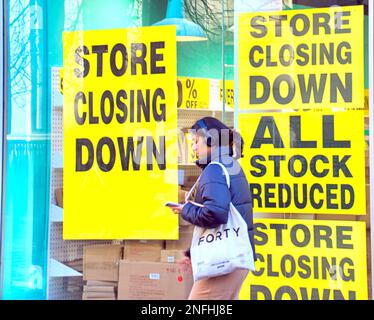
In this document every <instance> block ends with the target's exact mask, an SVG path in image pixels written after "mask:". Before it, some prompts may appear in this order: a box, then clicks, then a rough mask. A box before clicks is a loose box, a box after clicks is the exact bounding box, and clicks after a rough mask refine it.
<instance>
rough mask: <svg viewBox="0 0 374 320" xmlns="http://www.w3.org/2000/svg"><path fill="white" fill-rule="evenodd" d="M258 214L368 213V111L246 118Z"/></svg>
mask: <svg viewBox="0 0 374 320" xmlns="http://www.w3.org/2000/svg"><path fill="white" fill-rule="evenodd" d="M239 131H240V133H241V134H242V136H243V139H244V141H245V144H244V151H243V154H244V158H243V159H242V162H241V163H242V166H243V169H244V170H245V174H246V176H247V179H248V181H249V185H250V189H251V192H252V201H253V207H254V211H256V212H268V213H321V214H335V213H339V214H354V215H364V214H366V199H365V198H366V197H365V137H364V114H363V110H360V111H359V110H357V111H341V112H334V113H333V112H327V111H326V112H310V111H309V112H308V111H305V112H291V113H288V112H278V113H268V114H253V113H251V114H240V115H239Z"/></svg>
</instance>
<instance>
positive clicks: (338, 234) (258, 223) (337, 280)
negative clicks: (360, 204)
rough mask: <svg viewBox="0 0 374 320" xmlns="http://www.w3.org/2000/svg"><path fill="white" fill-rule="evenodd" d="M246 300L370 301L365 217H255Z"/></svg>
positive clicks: (244, 285) (244, 286)
mask: <svg viewBox="0 0 374 320" xmlns="http://www.w3.org/2000/svg"><path fill="white" fill-rule="evenodd" d="M254 228H255V243H256V254H257V261H256V263H255V264H256V271H253V272H251V273H250V274H249V275H248V277H247V279H246V280H245V282H244V283H243V286H242V289H241V292H240V295H239V298H240V299H243V300H248V299H250V300H366V299H368V287H367V269H366V229H365V223H364V222H356V221H355V222H353V221H326V220H324V221H311V220H283V219H255V221H254Z"/></svg>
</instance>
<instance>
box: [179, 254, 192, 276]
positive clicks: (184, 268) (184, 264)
mask: <svg viewBox="0 0 374 320" xmlns="http://www.w3.org/2000/svg"><path fill="white" fill-rule="evenodd" d="M177 264H178V266H179V268H180V270H181V272H182V273H183V274H192V264H191V259H190V258H189V257H183V258H182V259H181V260H178V261H177Z"/></svg>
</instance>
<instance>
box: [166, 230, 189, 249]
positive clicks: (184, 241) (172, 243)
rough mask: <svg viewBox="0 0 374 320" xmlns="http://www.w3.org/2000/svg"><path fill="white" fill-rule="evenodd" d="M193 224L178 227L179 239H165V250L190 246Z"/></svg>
mask: <svg viewBox="0 0 374 320" xmlns="http://www.w3.org/2000/svg"><path fill="white" fill-rule="evenodd" d="M194 229H195V226H194V225H192V224H191V225H189V226H180V227H179V240H166V247H165V249H166V250H186V249H188V248H190V247H191V240H192V234H193V230H194Z"/></svg>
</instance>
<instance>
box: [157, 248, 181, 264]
mask: <svg viewBox="0 0 374 320" xmlns="http://www.w3.org/2000/svg"><path fill="white" fill-rule="evenodd" d="M184 251H185V250H161V262H166V263H176V262H177V261H179V260H182V259H183V258H184Z"/></svg>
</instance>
